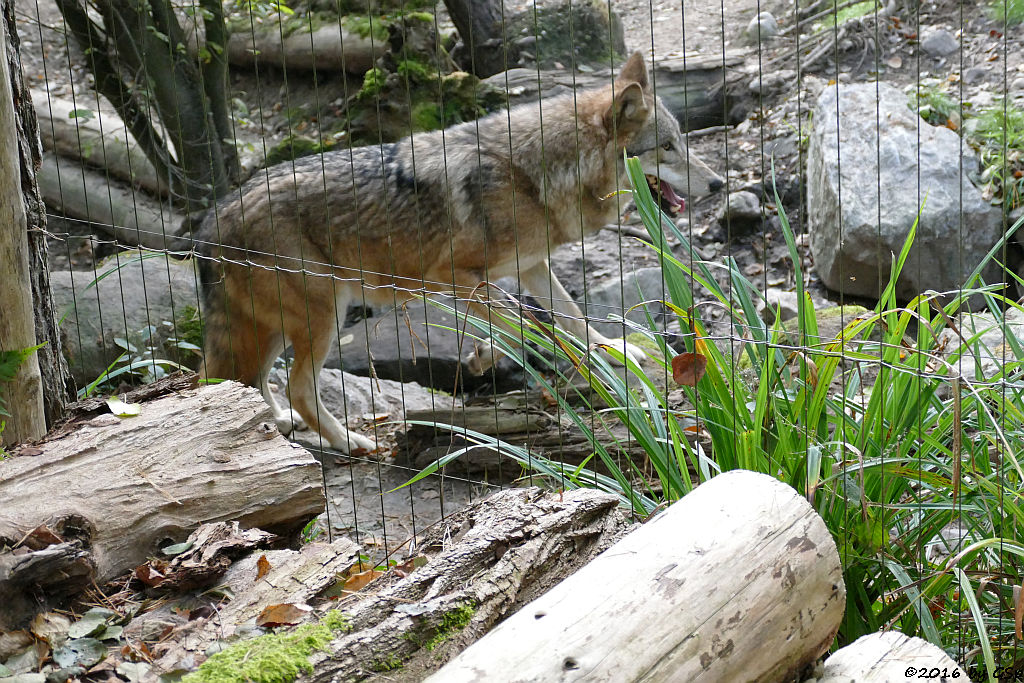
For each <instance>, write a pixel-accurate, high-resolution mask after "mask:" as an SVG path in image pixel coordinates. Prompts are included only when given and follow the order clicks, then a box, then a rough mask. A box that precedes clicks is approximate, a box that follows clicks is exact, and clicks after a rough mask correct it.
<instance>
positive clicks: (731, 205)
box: [718, 190, 763, 230]
mask: <svg viewBox="0 0 1024 683" xmlns="http://www.w3.org/2000/svg"><path fill="white" fill-rule="evenodd" d="M762 219H763V216H762V215H761V200H760V199H758V197H757V195H756V194H754V193H753V192H748V191H746V190H741V191H739V192H730V193H729V197H728V199H726V201H725V204H723V205H722V207H721V208H720V209H719V210H718V222H719V223H721V224H722V225H726V224H728V225H729V227H730V228H732V229H733V230H745V229H749V228H756V227H758V226H760V225H761V221H762Z"/></svg>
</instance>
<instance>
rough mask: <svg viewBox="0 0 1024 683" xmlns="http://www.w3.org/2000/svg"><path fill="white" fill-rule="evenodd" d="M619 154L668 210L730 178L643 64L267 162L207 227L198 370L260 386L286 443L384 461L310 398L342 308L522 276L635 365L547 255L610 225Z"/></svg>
mask: <svg viewBox="0 0 1024 683" xmlns="http://www.w3.org/2000/svg"><path fill="white" fill-rule="evenodd" d="M623 150H625V152H626V153H627V154H629V155H631V156H634V155H635V156H638V157H639V158H640V160H641V162H642V163H643V164H644V170H645V172H646V173H647V174H648V177H649V180H652V181H653V182H654V184H655V186H656V188H657V189H659V190H660V191H661V196H662V201H663V203H665V202H667V203H668V204H670V205H671V206H675V207H679V206H681V204H682V200H681V199H680V197H679V195H678V194H677V192H676V190H679V191H680V192H686V191H688V190H689V193H690V194H700V193H703V192H704V191H706V189H710V190H715V189H717V188H718V187H719V186H721V184H722V181H721V179H720V178H719V177H718V176H717V175H716V174H715V173H714V172H713V171H712V170H711V169H710V168H709V167H708V166H706V165H705V164H703V163H702V162H700V161H698V160H697V159H696V158H695V157H694V156H693V155H691V154H689V153H688V150H687V149H686V145H685V140H684V138H683V136H682V135H681V133H680V130H679V125H678V123H677V122H676V119H675V117H673V116H672V114H671V113H670V112H669V111H668V110H667V109H666V108H665V107H664V105H663V104H662V103H661V101H660V100H659V99H657V98H656V97H655V95H654V93H653V89H652V87H651V84H650V82H649V79H648V73H647V67H646V65H645V63H644V60H643V58H642V57H641V55H640V54H639V53H636V54H634V55H633V56H632V57H630V58H629V60H628V61H627V62H626V64H625V65H624V66H623V68H622V70H621V72H620V73H619V75H618V77H617V78H616V79H615V81H614V82H613V83H612V84H610V85H609V87H606V88H601V89H595V90H591V91H585V92H580V93H577V94H575V95H573V94H568V95H563V96H558V97H554V98H550V99H546V100H543V101H542V102H539V103H537V104H536V105H524V106H521V107H517V108H514V109H511V110H509V111H507V112H501V113H496V114H492V115H490V116H487V117H484V118H481V119H479V120H478V121H474V122H469V123H464V124H461V125H458V126H454V127H451V128H448V129H445V130H441V131H434V132H430V133H422V134H416V135H414V136H412V137H409V138H406V139H404V140H400V141H399V142H396V143H393V144H384V145H378V146H372V147H357V148H352V149H349V150H338V151H332V152H327V153H325V154H323V155H321V156H314V157H305V158H301V159H298V160H295V161H294V162H285V163H282V164H279V165H276V166H273V167H270V168H268V169H266V170H265V171H264V172H261V173H260V174H258V175H257V176H256V177H254V178H253V179H251V180H249V181H248V182H246V183H245V184H244V185H242V187H241V188H240V189H239V190H238V192H237V194H233V195H232V196H231V197H230V198H227V199H224V200H222V201H221V202H220V203H219V204H218V206H217V208H216V210H215V211H211V212H209V213H208V214H207V216H206V217H205V218H204V219H203V222H202V223H201V225H200V229H199V231H198V233H197V242H198V244H199V247H198V250H199V252H200V256H201V258H200V264H201V265H200V272H201V277H202V281H203V288H204V297H203V316H204V318H203V319H204V326H205V336H206V338H205V348H204V364H203V368H202V376H203V377H207V378H223V379H237V380H240V381H242V382H245V383H247V384H250V385H252V386H258V387H260V388H261V390H262V392H263V396H264V397H265V399H266V401H267V403H268V404H269V405H270V406H271V408H272V409H273V411H274V415H275V420H276V422H277V424H278V426H279V427H280V428H281V431H282V432H284V433H288V431H290V430H291V428H292V426H293V425H295V424H298V419H299V417H301V419H302V420H304V421H305V422H306V424H308V425H309V426H310V427H311V428H313V429H314V430H316V431H317V432H319V433H320V434H321V435H322V436H323V437H324V438H326V439H327V441H328V442H329V443H330V444H331V446H332V447H333V448H335V449H338V450H340V451H343V452H345V453H351V452H352V451H354V450H357V449H367V450H372V449H374V448H375V444H374V443H373V442H372V441H371V440H370V439H368V438H367V437H365V436H362V435H360V434H355V433H352V432H349V431H348V430H347V429H346V428H345V427H344V426H343V425H342V424H341V423H340V422H339V421H338V419H337V418H335V417H334V416H333V415H331V414H330V413H329V412H328V411H327V409H326V408H325V407H324V405H323V403H322V402H321V401H320V398H319V396H318V392H317V391H316V378H317V377H318V375H319V372H320V369H321V367H322V365H323V362H324V359H325V357H326V355H327V353H328V350H329V349H330V347H331V345H332V344H334V343H335V340H336V339H337V336H338V333H339V326H340V321H343V320H344V316H345V311H346V308H347V306H348V304H349V303H350V302H354V301H360V300H363V301H366V302H368V303H371V304H372V303H374V302H376V303H383V304H386V305H394V304H395V302H396V299H397V301H398V302H399V303H400V302H401V301H402V299H403V298H408V293H410V292H423V291H428V292H429V291H433V292H445V293H449V294H450V293H454V294H455V295H456V296H458V297H459V298H460V299H465V298H468V299H472V298H473V297H472V296H470V295H471V293H473V292H474V291H479V290H478V286H479V285H481V283H484V282H488V281H495V280H497V279H498V278H501V277H505V276H512V277H517V278H518V279H519V281H520V284H521V285H522V288H523V289H525V290H526V291H529V292H530V293H531V294H532V295H533V296H534V298H535V299H536V300H537V301H539V302H540V304H541V305H542V306H544V307H545V308H546V309H548V310H549V311H551V312H552V313H553V314H554V316H555V318H556V320H558V322H559V324H560V325H561V326H562V327H563V328H565V329H566V330H567V331H569V332H571V333H573V334H575V335H577V336H579V337H580V338H585V339H588V340H589V341H590V342H591V343H597V344H608V345H613V346H617V348H619V349H620V350H621V351H623V353H624V354H625V355H627V356H630V357H632V358H634V359H638V358H641V357H642V353H643V352H642V351H641V350H640V349H638V348H636V347H634V346H633V345H631V344H628V343H627V342H625V341H623V340H618V341H617V342H616V341H613V340H611V339H608V338H606V337H604V336H603V335H601V334H599V333H597V332H596V331H595V330H593V329H591V328H590V327H589V325H587V323H586V321H585V320H584V316H583V314H582V312H581V311H580V309H579V307H578V306H577V305H576V304H575V303H574V302H573V301H572V299H571V297H570V296H569V295H568V293H567V292H566V291H565V288H564V287H563V286H562V285H561V284H560V283H559V282H558V280H557V279H556V278H555V277H554V275H553V274H552V273H551V270H550V268H549V267H548V261H547V255H548V253H549V250H550V249H553V248H554V247H556V246H557V245H559V244H562V243H565V242H573V241H579V240H580V239H582V237H583V234H584V233H585V232H587V231H590V230H597V229H599V228H601V227H602V226H604V225H605V224H606V223H610V222H614V221H615V220H616V218H617V216H618V213H619V211H620V208H621V203H622V200H621V199H620V198H619V195H618V194H617V192H616V191H617V190H619V189H620V188H625V187H627V184H626V182H625V180H626V179H625V167H624V164H623ZM673 186H674V187H675V189H673ZM695 188H699V189H697V191H696V192H694V189H695ZM484 290H485V294H484V298H487V297H488V296H490V290H487V288H486V287H485V288H484ZM396 292H397V294H396ZM482 306H483V303H482V302H480V301H479V300H474V301H471V302H470V307H471V308H472V307H475V308H477V310H478V311H479V310H480V309H481V308H482ZM288 344H290V345H291V346H292V347H293V348H294V353H295V356H294V362H293V365H292V369H291V376H290V380H289V387H288V394H289V398H290V401H291V407H292V409H293V410H287V411H286V410H283V409H282V408H281V407H279V406H278V404H277V402H276V401H275V399H274V397H273V395H272V394H271V392H270V391H269V388H268V386H267V374H268V372H269V371H270V370H271V368H272V365H273V363H274V360H275V359H276V358H277V357H278V356H279V355H280V354H281V353H282V352H283V351H284V350H285V348H286V347H287V345H288ZM498 355H499V352H498V351H497V349H496V348H495V347H493V346H492V345H491V344H490V343H484V344H480V345H477V346H476V347H475V349H474V350H473V351H472V352H471V353H470V357H469V358H468V365H469V368H470V369H471V371H473V372H477V373H480V372H483V371H485V370H486V369H488V368H489V367H490V366H491V365H492V364H493V363H494V362H495V359H496V357H497V356H498ZM293 411H297V413H298V415H297V416H296V415H295V413H294V412H293Z"/></svg>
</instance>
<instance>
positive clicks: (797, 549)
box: [428, 471, 846, 683]
mask: <svg viewBox="0 0 1024 683" xmlns="http://www.w3.org/2000/svg"><path fill="white" fill-rule="evenodd" d="M845 606H846V590H845V587H844V585H843V578H842V566H841V564H840V562H839V554H838V552H837V551H836V546H835V543H834V542H833V540H832V537H831V535H830V534H829V531H828V529H827V528H826V527H825V523H824V522H823V521H822V519H821V518H820V517H819V516H818V515H817V513H815V512H814V510H813V509H812V508H811V506H810V505H808V504H807V501H806V500H804V499H803V498H802V497H800V495H798V494H797V492H796V491H794V490H793V489H792V488H790V487H789V486H786V485H785V484H783V483H781V482H780V481H778V480H777V479H774V478H772V477H769V476H766V475H763V474H757V473H754V472H745V471H735V472H727V473H725V474H722V475H719V476H717V477H715V478H714V479H712V480H711V481H709V482H707V483H704V484H701V485H700V486H699V487H698V488H697V489H696V490H695V491H694V492H693V493H691V494H689V495H688V496H686V497H685V498H684V499H683V500H681V501H680V502H678V503H676V504H675V505H673V506H672V507H670V508H669V509H668V510H667V511H666V512H664V513H663V514H661V515H659V516H658V517H656V518H654V519H652V520H651V521H649V522H647V523H646V524H644V525H643V526H641V527H640V528H639V529H637V530H636V531H634V532H632V533H630V534H629V535H628V536H626V537H625V538H623V539H622V540H620V541H619V542H618V543H616V544H614V545H613V546H612V547H610V548H609V549H608V550H606V551H604V552H603V553H601V555H599V556H598V557H597V558H596V559H594V560H593V561H592V562H591V563H590V564H589V565H587V566H586V567H584V568H583V569H581V570H580V571H578V572H577V573H576V574H574V575H572V576H570V577H569V578H568V579H566V580H565V581H563V582H562V583H560V584H558V585H557V586H555V587H554V588H552V589H551V590H550V591H548V592H547V593H545V594H544V595H542V596H541V597H540V598H538V599H536V600H534V601H533V602H531V603H530V604H528V605H526V606H525V607H523V608H522V609H521V610H519V611H518V612H517V613H515V614H514V615H512V616H511V617H509V618H508V619H506V620H505V621H504V622H502V623H501V624H500V625H499V626H498V627H497V628H495V629H494V630H493V631H491V632H490V633H488V634H487V635H486V636H484V637H483V638H481V639H480V640H479V641H477V642H476V643H474V644H473V645H471V646H470V647H469V648H467V649H466V650H465V651H464V652H463V653H462V654H461V655H459V656H458V657H456V658H455V659H454V660H452V661H451V662H450V663H449V664H448V665H447V666H445V667H444V668H442V669H441V670H440V671H438V672H437V673H436V674H435V675H434V676H432V677H431V678H429V679H428V680H429V681H431V682H432V683H440V682H441V681H444V682H445V683H454V682H457V681H499V680H500V681H509V682H512V681H590V682H600V681H616V682H626V681H639V680H644V681H741V680H743V681H752V680H758V681H781V680H789V679H790V678H792V677H793V676H794V675H797V674H798V673H799V672H800V671H802V670H803V668H804V667H805V666H807V665H808V664H810V663H811V662H813V661H814V660H815V659H817V658H818V657H820V656H821V655H822V654H823V653H824V652H825V651H826V650H827V649H828V647H829V645H831V644H832V639H833V638H834V637H835V634H836V631H837V630H838V628H839V624H840V621H841V620H842V616H843V609H844V607H845Z"/></svg>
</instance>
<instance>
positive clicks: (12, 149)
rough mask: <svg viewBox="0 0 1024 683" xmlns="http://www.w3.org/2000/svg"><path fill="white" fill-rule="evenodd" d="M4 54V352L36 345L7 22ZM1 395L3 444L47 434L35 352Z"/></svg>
mask: <svg viewBox="0 0 1024 683" xmlns="http://www.w3.org/2000/svg"><path fill="white" fill-rule="evenodd" d="M0 55H4V57H5V58H4V60H3V64H2V65H0V283H3V287H2V288H0V296H2V297H3V302H2V305H0V352H4V351H17V350H21V349H27V348H29V347H32V346H35V345H36V332H35V315H34V312H33V308H32V280H31V277H30V274H29V273H30V271H29V245H28V219H27V217H26V214H25V206H24V204H23V203H22V194H21V174H20V173H19V169H20V168H21V160H20V155H19V153H18V123H17V119H16V117H15V113H14V94H13V91H12V89H11V83H10V77H11V74H10V71H9V70H8V68H7V59H6V55H7V35H6V22H5V23H4V26H0ZM0 396H3V399H4V403H5V405H6V408H7V411H8V412H10V413H11V416H10V417H7V418H5V419H6V422H7V426H6V428H5V429H4V432H3V443H5V444H14V443H18V442H21V441H31V440H35V439H38V438H40V437H42V436H43V435H44V434H45V433H46V416H45V412H44V410H43V383H42V377H41V375H40V373H39V361H38V359H37V358H36V356H35V354H32V355H31V356H29V357H28V358H27V359H26V360H25V362H24V363H22V364H21V367H20V368H19V369H18V373H17V375H15V377H14V379H13V380H12V381H11V382H7V383H4V384H0Z"/></svg>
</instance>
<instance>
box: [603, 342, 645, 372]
mask: <svg viewBox="0 0 1024 683" xmlns="http://www.w3.org/2000/svg"><path fill="white" fill-rule="evenodd" d="M600 343H601V344H603V345H604V346H609V347H611V348H613V349H615V350H616V351H618V352H619V353H624V355H625V356H626V358H628V359H629V360H631V361H633V362H634V363H636V364H637V365H639V366H642V365H643V362H644V360H645V359H646V358H647V351H646V350H645V349H643V348H642V347H640V346H637V345H636V344H631V343H630V342H628V341H626V340H625V339H605V340H603V341H601V342H600ZM605 356H606V357H607V358H608V360H609V361H610V362H611V364H612V365H619V366H622V365H625V363H624V362H622V361H620V360H619V359H618V358H615V357H614V356H612V355H611V354H610V353H609V354H605Z"/></svg>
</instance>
